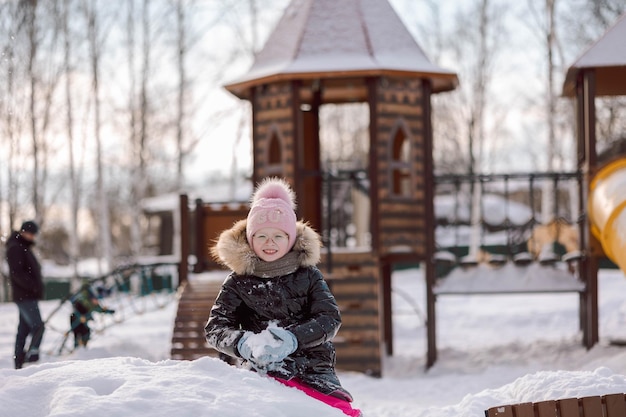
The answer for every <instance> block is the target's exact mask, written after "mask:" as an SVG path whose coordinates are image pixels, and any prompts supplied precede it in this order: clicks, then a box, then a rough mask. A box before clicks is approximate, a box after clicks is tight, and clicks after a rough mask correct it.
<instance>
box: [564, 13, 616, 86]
mask: <svg viewBox="0 0 626 417" xmlns="http://www.w3.org/2000/svg"><path fill="white" fill-rule="evenodd" d="M585 69H594V70H595V72H596V95H598V96H605V95H626V14H623V15H622V16H621V17H620V18H619V19H618V20H617V22H616V23H615V24H614V25H613V26H611V27H610V28H609V29H608V30H607V31H606V32H605V33H604V35H602V37H601V38H600V39H599V40H598V41H596V42H595V43H594V44H593V45H591V46H590V47H589V48H588V49H587V50H586V51H585V52H584V53H583V54H582V55H581V56H580V57H579V58H578V59H577V60H576V62H574V64H573V65H572V66H571V67H570V68H569V69H568V70H567V75H566V76H565V82H564V84H563V95H565V96H574V95H575V94H576V78H577V75H578V73H579V72H580V71H582V70H585Z"/></svg>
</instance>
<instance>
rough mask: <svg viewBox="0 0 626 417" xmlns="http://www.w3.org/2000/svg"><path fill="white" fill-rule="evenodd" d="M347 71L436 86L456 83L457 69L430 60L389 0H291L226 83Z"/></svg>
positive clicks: (238, 85) (234, 85)
mask: <svg viewBox="0 0 626 417" xmlns="http://www.w3.org/2000/svg"><path fill="white" fill-rule="evenodd" d="M346 72H348V73H355V72H361V73H363V72H367V73H368V74H371V75H373V74H382V73H394V72H395V73H401V74H406V73H413V75H422V76H429V77H431V78H432V79H433V81H434V90H435V91H446V90H451V89H454V88H455V87H456V85H457V84H458V79H457V76H456V74H455V73H454V72H451V71H448V70H444V69H442V68H440V67H438V66H437V65H434V64H433V63H431V62H430V61H429V60H428V58H427V57H426V55H425V54H424V52H423V51H422V49H421V48H420V46H419V45H418V44H417V42H416V41H415V39H414V38H413V37H412V35H411V34H410V33H409V31H408V30H407V29H406V27H405V26H404V24H403V23H402V21H401V20H400V18H399V17H398V15H397V14H396V13H395V11H394V10H393V8H392V7H391V5H390V4H389V3H388V1H387V0H341V1H337V0H293V1H292V2H291V3H290V4H289V6H288V7H287V9H286V10H285V13H284V14H283V16H282V18H281V19H280V21H279V22H278V24H277V25H276V27H275V29H274V31H273V32H272V34H271V35H270V37H269V39H268V41H267V43H266V44H265V46H264V48H263V49H262V50H261V51H260V52H259V54H258V55H257V56H256V59H255V61H254V63H253V65H252V67H251V68H250V70H249V71H248V72H247V73H246V74H245V75H243V76H242V77H241V78H239V79H236V80H234V81H233V82H231V83H230V84H229V85H227V86H226V88H227V89H229V90H230V91H232V92H238V91H239V92H240V91H241V90H244V89H246V88H247V87H250V86H252V85H257V84H261V83H262V82H263V81H265V82H267V80H270V79H278V78H280V79H293V78H296V77H303V78H306V76H307V74H308V75H310V76H313V75H315V77H316V78H318V77H319V73H324V77H323V78H330V77H333V76H334V77H345V76H349V75H350V74H346Z"/></svg>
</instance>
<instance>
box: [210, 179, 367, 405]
mask: <svg viewBox="0 0 626 417" xmlns="http://www.w3.org/2000/svg"><path fill="white" fill-rule="evenodd" d="M251 202H252V204H251V209H250V212H249V214H248V218H247V219H246V220H241V221H239V222H237V223H235V224H234V225H233V227H232V228H231V229H229V230H225V231H224V232H222V233H221V235H220V236H219V238H218V241H217V244H216V245H215V247H213V248H212V249H211V253H212V255H213V256H214V257H215V258H216V259H217V261H218V262H220V263H221V264H223V265H225V266H227V267H228V268H229V269H231V270H232V272H231V273H230V275H229V276H228V277H227V278H226V280H225V281H224V283H223V284H222V288H221V291H220V293H219V294H218V296H217V299H216V300H215V304H214V306H213V308H212V309H211V313H210V315H209V320H208V322H207V324H206V327H205V332H206V337H207V341H208V343H209V345H210V346H211V347H213V348H215V349H216V350H217V351H219V352H221V353H223V354H226V355H229V356H231V357H234V358H240V359H242V360H243V361H244V363H245V364H247V365H248V366H249V367H250V368H252V369H254V370H256V371H257V372H259V373H261V374H267V375H269V376H270V377H273V378H274V379H276V380H277V381H279V382H281V383H283V384H285V385H287V386H290V387H295V388H298V389H300V390H302V391H304V392H305V393H306V394H308V395H309V396H311V397H313V398H316V399H318V400H320V401H323V402H325V403H326V404H329V405H331V406H333V407H336V408H338V409H340V410H341V411H343V412H344V413H345V414H347V415H349V416H355V417H356V416H360V415H361V412H360V411H359V410H358V409H354V408H352V406H351V404H350V403H351V402H352V396H351V395H350V393H349V392H348V391H346V390H345V389H344V388H343V387H342V386H341V383H340V382H339V378H338V377H337V375H336V373H335V348H334V346H333V344H332V342H331V340H332V339H333V337H334V336H335V335H336V334H337V331H338V330H339V326H340V325H341V317H340V314H339V308H338V307H337V303H336V301H335V298H334V297H333V295H332V294H331V292H330V289H329V288H328V285H327V283H326V281H324V278H323V276H322V274H321V272H320V271H319V270H318V269H317V268H316V266H315V265H316V264H317V263H318V262H319V260H320V248H321V239H320V236H319V235H318V234H317V232H315V231H314V230H313V229H312V228H311V227H310V226H309V225H308V224H306V223H304V222H302V221H297V220H296V214H295V212H294V210H295V194H294V192H293V190H292V189H291V188H290V187H289V185H288V184H287V183H286V182H285V181H283V180H280V179H277V178H270V179H266V180H265V181H263V182H262V183H261V184H260V185H259V186H258V188H257V189H256V191H255V192H254V194H253V196H252V200H251Z"/></svg>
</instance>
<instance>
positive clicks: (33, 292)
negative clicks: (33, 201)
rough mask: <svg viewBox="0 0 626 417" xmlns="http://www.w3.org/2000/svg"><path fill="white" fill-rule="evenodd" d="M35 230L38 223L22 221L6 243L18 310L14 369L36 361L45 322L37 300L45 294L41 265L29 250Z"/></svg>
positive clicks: (10, 276) (10, 275)
mask: <svg viewBox="0 0 626 417" xmlns="http://www.w3.org/2000/svg"><path fill="white" fill-rule="evenodd" d="M38 232H39V226H38V225H37V223H35V222H34V221H30V220H29V221H25V222H24V223H22V227H21V228H20V231H19V232H13V234H12V236H11V237H10V238H9V240H8V241H7V245H6V260H7V263H8V265H9V279H10V283H11V289H12V294H13V301H14V302H15V304H17V308H18V310H19V313H20V320H19V324H18V326H17V336H16V337H15V353H14V356H13V360H14V362H15V369H20V368H21V367H22V366H23V364H24V363H25V362H37V361H38V360H39V346H40V344H41V340H42V338H43V333H44V322H43V320H42V319H41V313H40V312H39V300H41V299H43V296H44V284H43V279H42V276H41V266H40V264H39V261H38V260H37V257H36V256H35V254H34V253H33V251H32V250H31V249H32V246H33V245H34V244H35V239H36V236H37V233H38ZM29 336H30V338H31V339H30V340H31V342H30V346H29V348H28V350H27V351H25V350H24V347H25V346H26V339H27V338H28V337H29Z"/></svg>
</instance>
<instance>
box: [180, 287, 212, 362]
mask: <svg viewBox="0 0 626 417" xmlns="http://www.w3.org/2000/svg"><path fill="white" fill-rule="evenodd" d="M196 278H198V277H192V278H191V279H190V280H189V281H187V282H185V283H184V284H183V286H184V287H183V288H182V290H181V295H180V299H179V301H178V311H177V313H176V320H175V322H174V332H173V334H172V349H171V353H170V355H171V358H172V359H181V360H194V359H197V358H201V357H204V356H214V357H217V356H218V352H217V351H216V350H214V349H212V348H210V347H209V346H207V344H206V339H205V336H204V326H205V325H206V321H207V319H208V318H209V312H210V311H211V307H213V302H214V301H215V297H217V294H218V292H219V290H220V287H221V285H222V282H221V281H219V280H214V279H199V278H198V279H196Z"/></svg>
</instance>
